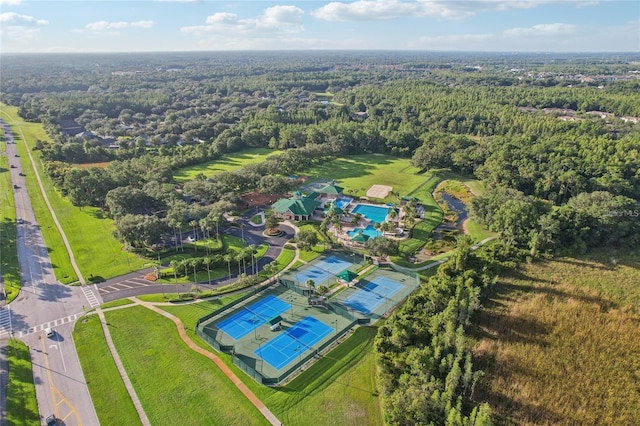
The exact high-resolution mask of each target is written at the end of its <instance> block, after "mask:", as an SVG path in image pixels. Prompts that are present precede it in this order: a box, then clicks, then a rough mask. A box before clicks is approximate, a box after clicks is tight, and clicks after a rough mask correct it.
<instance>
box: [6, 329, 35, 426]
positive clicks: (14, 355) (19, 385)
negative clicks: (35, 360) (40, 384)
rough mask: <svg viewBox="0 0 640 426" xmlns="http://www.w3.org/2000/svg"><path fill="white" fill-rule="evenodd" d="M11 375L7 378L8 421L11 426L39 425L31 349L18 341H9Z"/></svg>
mask: <svg viewBox="0 0 640 426" xmlns="http://www.w3.org/2000/svg"><path fill="white" fill-rule="evenodd" d="M7 359H8V363H9V373H8V378H7V389H6V392H7V406H6V416H7V417H6V419H7V424H8V425H9V426H13V425H15V426H18V425H27V424H30V425H39V424H40V414H39V413H38V401H37V400H36V387H35V385H34V384H33V372H32V369H31V355H30V354H29V348H28V347H27V345H25V344H24V343H22V342H19V341H17V340H13V339H11V340H9V342H8V349H7Z"/></svg>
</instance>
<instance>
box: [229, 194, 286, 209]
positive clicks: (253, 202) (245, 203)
mask: <svg viewBox="0 0 640 426" xmlns="http://www.w3.org/2000/svg"><path fill="white" fill-rule="evenodd" d="M285 197H286V194H261V193H259V192H256V191H253V192H248V193H246V194H242V195H241V196H240V201H239V202H238V207H239V208H240V209H250V208H252V207H260V206H266V205H271V204H273V203H275V202H276V201H277V200H278V199H280V198H285Z"/></svg>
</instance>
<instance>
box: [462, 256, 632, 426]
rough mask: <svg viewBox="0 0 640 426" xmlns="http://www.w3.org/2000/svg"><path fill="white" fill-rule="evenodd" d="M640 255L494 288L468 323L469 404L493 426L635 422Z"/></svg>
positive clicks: (524, 273) (550, 267)
mask: <svg viewBox="0 0 640 426" xmlns="http://www.w3.org/2000/svg"><path fill="white" fill-rule="evenodd" d="M639 259H640V252H639V251H638V250H637V249H636V250H635V252H634V251H633V250H631V249H625V250H621V249H619V250H617V251H616V250H612V249H600V250H597V251H594V252H593V253H590V254H589V255H585V256H580V257H574V258H558V259H554V260H550V261H544V262H539V263H534V264H530V265H526V266H525V267H524V268H523V269H522V270H520V271H515V272H513V273H511V274H510V275H508V276H506V277H504V278H502V279H500V281H499V283H497V284H496V285H495V286H494V287H493V289H492V293H493V294H491V296H490V300H489V302H488V303H486V304H485V307H484V308H482V309H481V310H480V312H479V314H478V316H477V323H478V328H477V330H476V332H477V335H476V338H477V339H478V341H477V344H476V347H475V349H474V353H475V356H476V359H477V361H474V366H476V367H477V368H479V369H481V370H483V371H484V377H483V378H482V379H481V380H480V382H479V383H478V386H476V393H475V395H474V398H475V400H477V401H488V402H489V404H490V405H491V408H492V410H493V412H494V413H495V419H496V424H498V425H512V424H517V425H540V424H581V425H626V424H637V421H638V413H640V393H639V392H638V389H640V356H638V354H640V339H639V338H638V336H640V310H639V308H638V306H639V302H640V287H638V283H639V282H640V260H639Z"/></svg>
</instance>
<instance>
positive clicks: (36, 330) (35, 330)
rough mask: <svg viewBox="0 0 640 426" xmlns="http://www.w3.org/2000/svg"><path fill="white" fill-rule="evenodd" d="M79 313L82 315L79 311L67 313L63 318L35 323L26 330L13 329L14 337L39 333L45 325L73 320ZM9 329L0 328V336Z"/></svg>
mask: <svg viewBox="0 0 640 426" xmlns="http://www.w3.org/2000/svg"><path fill="white" fill-rule="evenodd" d="M80 315H82V314H81V313H77V314H73V315H69V316H67V317H64V318H58V319H55V320H52V321H49V322H46V323H44V324H38V325H35V326H33V327H29V328H28V329H26V330H20V331H15V337H17V338H21V337H24V336H28V335H29V334H33V333H39V332H41V331H43V330H44V329H45V328H47V327H54V326H56V325H62V324H63V323H67V322H73V321H75V320H76V319H77V318H78V317H79V316H80ZM9 332H10V330H9V329H8V328H7V329H4V328H2V329H0V336H4V335H6V334H9Z"/></svg>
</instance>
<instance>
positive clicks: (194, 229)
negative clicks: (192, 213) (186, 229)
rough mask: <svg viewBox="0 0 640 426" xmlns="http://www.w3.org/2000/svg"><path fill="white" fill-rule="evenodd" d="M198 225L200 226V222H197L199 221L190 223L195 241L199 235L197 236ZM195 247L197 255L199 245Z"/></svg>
mask: <svg viewBox="0 0 640 426" xmlns="http://www.w3.org/2000/svg"><path fill="white" fill-rule="evenodd" d="M197 224H198V221H197V220H192V221H190V222H189V225H190V226H191V227H192V228H193V239H194V240H197V238H196V235H197V234H196V225H197ZM194 246H195V248H196V254H197V253H198V245H197V244H194Z"/></svg>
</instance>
